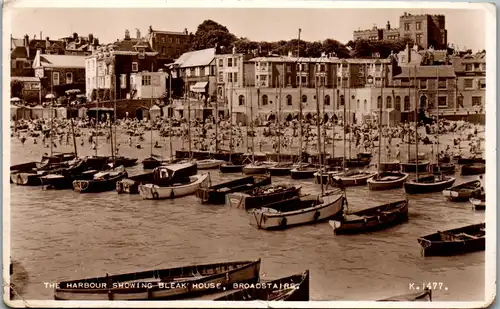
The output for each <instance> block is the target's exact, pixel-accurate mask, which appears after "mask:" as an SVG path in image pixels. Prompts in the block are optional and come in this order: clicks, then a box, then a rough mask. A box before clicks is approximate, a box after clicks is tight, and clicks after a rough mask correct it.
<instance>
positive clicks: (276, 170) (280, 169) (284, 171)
mask: <svg viewBox="0 0 500 309" xmlns="http://www.w3.org/2000/svg"><path fill="white" fill-rule="evenodd" d="M291 169H292V168H291V167H285V166H273V167H270V168H268V169H267V171H268V172H269V174H270V175H271V176H288V175H290V170H291Z"/></svg>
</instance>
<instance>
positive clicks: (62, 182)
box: [40, 170, 99, 190]
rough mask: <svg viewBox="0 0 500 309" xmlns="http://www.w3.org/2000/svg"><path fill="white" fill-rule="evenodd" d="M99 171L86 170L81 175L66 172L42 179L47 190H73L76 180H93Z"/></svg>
mask: <svg viewBox="0 0 500 309" xmlns="http://www.w3.org/2000/svg"><path fill="white" fill-rule="evenodd" d="M98 172H99V171H98V170H86V171H83V172H80V173H71V172H64V173H62V174H48V175H45V176H42V177H40V180H41V181H42V186H44V188H45V189H58V190H61V189H71V188H73V181H75V180H92V179H94V175H95V174H97V173H98Z"/></svg>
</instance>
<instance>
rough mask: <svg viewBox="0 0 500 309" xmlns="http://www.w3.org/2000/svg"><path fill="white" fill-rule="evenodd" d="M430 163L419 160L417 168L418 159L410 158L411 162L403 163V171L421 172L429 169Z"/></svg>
mask: <svg viewBox="0 0 500 309" xmlns="http://www.w3.org/2000/svg"><path fill="white" fill-rule="evenodd" d="M428 165H429V161H424V160H419V161H418V168H417V167H416V166H417V162H416V160H410V162H405V163H401V171H402V172H403V173H415V172H416V171H417V170H418V172H419V173H421V172H425V171H426V170H427V166H428Z"/></svg>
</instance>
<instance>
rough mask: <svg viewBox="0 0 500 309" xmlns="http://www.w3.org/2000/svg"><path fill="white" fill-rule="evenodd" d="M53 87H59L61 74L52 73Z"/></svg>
mask: <svg viewBox="0 0 500 309" xmlns="http://www.w3.org/2000/svg"><path fill="white" fill-rule="evenodd" d="M52 85H54V86H57V85H59V72H52Z"/></svg>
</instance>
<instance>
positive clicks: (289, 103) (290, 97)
mask: <svg viewBox="0 0 500 309" xmlns="http://www.w3.org/2000/svg"><path fill="white" fill-rule="evenodd" d="M286 105H292V96H291V95H287V96H286Z"/></svg>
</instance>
